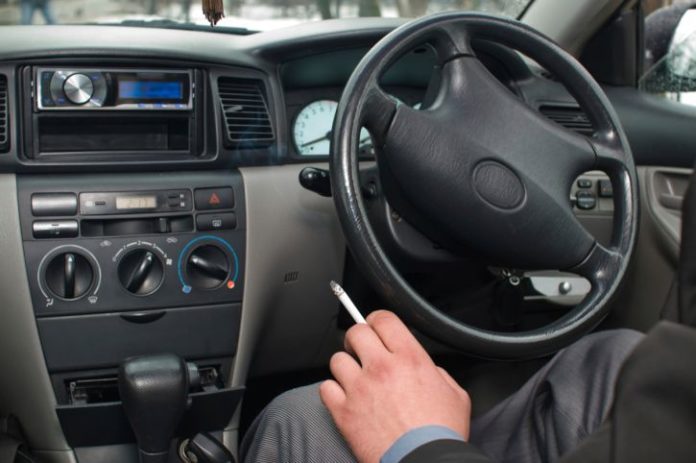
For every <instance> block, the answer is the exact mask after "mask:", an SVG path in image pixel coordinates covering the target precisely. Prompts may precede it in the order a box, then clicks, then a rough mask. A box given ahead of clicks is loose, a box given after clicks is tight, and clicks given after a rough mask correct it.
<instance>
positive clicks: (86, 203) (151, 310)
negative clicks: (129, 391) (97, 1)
mask: <svg viewBox="0 0 696 463" xmlns="http://www.w3.org/2000/svg"><path fill="white" fill-rule="evenodd" d="M399 24H401V21H400V20H390V19H370V18H364V19H361V20H341V21H326V22H321V23H313V24H306V25H302V26H299V27H295V28H289V29H286V30H279V31H273V32H267V33H259V34H253V35H249V36H222V35H220V34H211V33H205V32H195V31H173V30H161V29H159V30H155V29H147V28H125V27H124V28H118V29H117V28H114V27H112V26H108V27H99V26H51V27H41V26H36V27H34V26H32V27H2V28H0V193H1V194H2V200H3V201H4V203H5V204H4V207H3V208H2V211H0V235H1V236H3V242H2V245H1V247H0V254H2V255H3V256H4V265H6V268H5V269H3V270H1V271H0V277H1V278H0V293H2V294H7V295H8V296H7V300H6V301H5V304H6V305H7V306H8V307H13V308H15V309H16V310H7V311H6V312H5V313H4V314H3V318H4V319H3V323H0V343H1V344H0V347H2V348H0V368H2V369H3V371H4V372H5V374H6V376H7V377H12V378H13V381H12V382H11V384H1V385H0V387H2V388H3V389H1V390H0V409H3V410H4V409H11V410H13V412H14V413H15V414H17V415H20V417H21V418H22V419H23V424H24V426H26V427H27V433H28V435H30V436H31V440H32V442H31V443H32V447H33V448H36V449H40V450H41V449H43V450H45V452H47V454H51V455H53V457H52V460H53V461H66V462H67V461H72V460H70V457H68V456H65V458H63V456H64V455H63V454H65V455H67V454H68V453H70V452H72V451H73V449H75V452H76V454H77V455H78V457H79V458H78V459H79V461H81V462H89V461H99V459H98V458H96V457H94V454H92V453H90V452H93V451H94V450H93V449H94V448H101V446H112V447H109V448H110V449H118V448H120V447H118V446H119V445H126V444H128V443H130V442H132V436H131V435H129V434H128V432H127V431H124V426H125V427H127V424H124V421H123V417H122V416H121V415H118V406H117V405H118V404H117V403H116V402H114V395H113V394H114V384H115V375H116V371H117V367H118V364H119V362H120V361H121V360H122V359H123V358H126V357H129V356H134V355H141V354H146V353H152V352H161V351H166V352H175V353H177V354H179V355H180V356H182V357H184V358H186V359H187V360H191V361H194V362H196V363H197V364H198V366H199V368H201V369H202V371H206V372H207V378H208V380H209V381H208V383H206V385H207V389H206V390H205V391H200V392H199V394H200V395H199V396H197V397H200V398H199V399H197V400H198V402H195V403H200V404H203V403H204V402H205V404H207V405H200V407H204V406H207V407H209V408H210V407H213V408H215V407H217V408H219V409H221V410H223V409H225V410H226V409H227V408H229V407H232V408H231V410H232V411H231V412H230V413H229V414H228V415H224V414H223V415H220V416H218V417H217V419H216V420H213V421H212V422H210V423H206V424H205V426H203V428H201V429H204V430H223V429H224V430H225V434H224V435H225V439H226V442H233V441H234V439H236V434H235V433H236V429H237V425H236V424H235V421H234V420H231V415H232V412H234V409H235V407H236V404H237V403H238V400H239V392H240V391H241V390H243V388H244V385H245V382H246V380H247V378H248V377H249V376H250V375H257V376H261V375H264V374H269V373H277V372H282V371H293V370H296V369H302V368H310V367H315V366H321V365H324V364H325V363H326V361H327V359H328V357H329V356H330V354H331V353H332V352H333V351H334V349H335V348H336V339H339V336H338V334H339V333H340V331H341V327H340V326H338V325H337V322H336V320H337V318H338V305H337V303H336V301H335V300H334V299H333V298H332V296H331V294H330V292H329V291H328V288H327V287H326V282H327V281H328V280H329V279H331V278H334V279H337V280H340V279H341V277H342V275H343V273H344V271H345V265H346V257H345V256H346V249H345V244H344V242H343V237H342V233H341V230H340V226H339V224H338V221H337V219H336V215H335V210H334V208H333V204H332V202H331V201H330V200H329V199H327V198H324V197H321V196H319V195H316V194H315V193H314V192H312V191H308V190H306V189H304V188H303V187H302V186H301V185H300V183H299V182H298V175H299V173H300V171H301V170H302V168H303V167H305V166H307V165H311V166H315V167H320V168H324V169H326V168H327V167H328V165H327V163H328V160H329V154H330V138H331V131H332V126H333V119H334V116H335V112H336V105H337V102H338V101H339V100H340V98H341V94H342V92H343V86H344V85H345V83H346V82H347V80H348V78H349V76H350V74H351V72H352V70H353V69H354V68H355V66H356V65H357V63H358V62H359V60H360V59H361V58H362V56H364V54H365V53H366V52H367V50H368V49H369V47H370V46H371V45H373V44H374V43H376V41H378V40H379V39H380V38H381V37H383V36H384V35H385V34H386V33H388V32H389V31H390V30H392V29H393V28H394V27H396V26H398V25H399ZM475 48H476V51H477V54H478V56H479V57H480V59H481V60H482V61H483V62H484V64H485V65H486V67H487V68H488V70H489V71H490V72H491V74H492V75H493V76H494V77H495V78H496V79H497V80H498V81H499V82H500V83H501V84H502V85H504V86H505V87H507V88H508V90H509V91H510V92H512V93H513V94H515V95H516V96H517V97H518V98H520V99H522V100H523V101H525V102H526V103H527V104H528V105H529V106H530V107H532V108H534V109H536V110H539V111H541V112H542V113H543V114H545V115H546V116H547V117H549V118H550V119H552V120H554V121H556V122H557V123H560V124H563V125H565V126H566V127H567V128H569V129H571V130H576V131H578V132H581V133H585V134H588V133H591V132H592V127H591V125H590V123H589V122H588V121H587V119H586V117H585V116H584V114H583V113H582V111H581V110H580V108H578V107H577V104H576V103H575V101H574V100H573V98H572V97H571V96H570V95H569V94H568V93H567V92H566V91H565V90H564V88H563V86H562V85H560V84H559V83H557V82H555V81H554V80H553V79H550V78H549V77H548V76H545V75H543V73H542V72H540V71H539V70H537V69H535V68H534V67H532V66H530V65H528V63H526V62H525V61H524V60H523V59H522V58H521V57H520V56H519V55H517V54H516V53H514V52H512V51H510V50H508V49H506V48H503V47H500V46H498V45H494V44H490V43H479V44H476V47H475ZM436 67H437V62H436V58H435V56H434V53H433V52H432V50H431V49H430V47H429V46H428V45H427V44H422V45H419V46H417V47H415V48H414V49H413V50H411V51H409V52H408V53H407V54H405V55H404V56H402V57H401V58H400V59H399V60H398V61H396V62H395V63H394V64H393V65H392V66H391V67H390V69H389V71H388V72H386V73H385V74H384V76H382V79H381V84H382V86H383V88H384V89H385V90H386V91H387V92H388V93H389V94H391V95H392V96H393V97H394V98H397V99H399V100H400V101H401V102H403V103H404V104H407V105H409V106H412V107H414V108H416V109H419V110H427V106H428V90H429V88H430V86H431V85H432V83H431V77H432V74H433V71H434V69H436ZM359 155H360V156H361V158H362V159H364V160H365V163H366V165H368V164H370V163H373V161H374V160H375V152H374V148H373V147H372V143H371V138H370V134H369V133H368V132H367V131H366V130H363V131H362V132H361V133H360V153H359ZM582 180H583V181H582V182H578V184H577V185H576V186H574V187H573V191H571V192H569V194H570V195H571V200H572V201H574V202H575V204H576V210H577V212H578V214H579V215H581V216H583V217H585V219H586V220H587V224H588V227H590V228H592V231H593V232H594V233H595V234H596V236H598V238H599V239H600V240H606V239H608V237H609V234H610V232H611V216H612V212H613V211H612V203H611V199H610V193H607V192H606V191H604V190H603V189H602V188H601V186H602V185H604V186H605V187H606V185H605V184H604V183H602V182H603V178H602V177H601V175H599V176H598V175H596V174H591V175H587V176H585V177H583V179H582ZM408 233H410V234H412V233H413V232H412V231H408ZM553 291H555V290H553ZM553 291H552V292H553ZM551 296H554V295H553V294H551ZM556 296H558V295H557V294H556ZM309 320H311V321H312V322H311V323H309V322H308V321H309ZM2 352H4V353H2ZM15 353H19V355H21V356H22V358H23V359H25V361H26V362H28V363H31V364H33V365H35V366H36V367H35V368H31V369H26V368H22V367H21V366H18V365H17V363H16V362H15V361H14V358H13V356H14V355H15ZM27 395H29V396H31V400H30V401H27V399H26V396H27ZM114 403H116V405H114ZM194 411H195V410H194ZM119 420H121V421H119ZM114 423H118V424H117V425H115V424H114ZM199 424H200V423H199ZM230 445H231V444H230ZM113 446H116V447H113ZM231 446H233V445H231ZM90 449H92V450H90ZM104 451H105V450H104ZM109 451H111V450H109ZM113 451H114V452H119V451H120V450H113ZM100 455H101V456H103V454H100ZM117 455H120V454H118V453H116V454H111V461H127V460H122V459H120V457H118V456H117ZM102 461H103V460H102Z"/></svg>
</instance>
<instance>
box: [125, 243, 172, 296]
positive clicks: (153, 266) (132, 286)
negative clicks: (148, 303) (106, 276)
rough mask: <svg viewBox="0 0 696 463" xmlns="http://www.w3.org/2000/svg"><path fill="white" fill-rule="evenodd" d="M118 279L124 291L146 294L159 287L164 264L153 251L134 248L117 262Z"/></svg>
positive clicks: (138, 294) (162, 277)
mask: <svg viewBox="0 0 696 463" xmlns="http://www.w3.org/2000/svg"><path fill="white" fill-rule="evenodd" d="M118 279H119V280H120V281H121V285H123V287H124V288H125V289H126V291H128V292H130V293H132V294H135V295H137V296H147V295H149V294H152V293H154V292H155V291H157V289H158V288H159V287H160V284H161V283H162V280H163V279H164V266H163V265H162V261H161V260H160V258H159V257H157V256H156V255H155V253H154V252H152V251H148V250H147V249H135V250H133V251H131V252H129V253H128V254H126V255H125V256H123V259H121V262H119V264H118Z"/></svg>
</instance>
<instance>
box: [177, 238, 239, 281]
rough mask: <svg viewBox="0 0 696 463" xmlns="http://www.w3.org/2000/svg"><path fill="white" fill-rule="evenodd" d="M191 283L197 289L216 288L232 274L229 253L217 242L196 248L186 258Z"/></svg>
mask: <svg viewBox="0 0 696 463" xmlns="http://www.w3.org/2000/svg"><path fill="white" fill-rule="evenodd" d="M186 274H187V275H188V281H189V284H190V285H191V286H192V287H193V288H195V289H215V288H218V287H220V286H221V285H222V284H223V283H224V282H225V281H227V279H228V278H229V276H230V262H229V260H228V259H227V254H226V253H225V251H223V250H222V249H221V248H220V247H219V246H218V245H216V244H204V245H201V246H198V247H197V248H195V249H194V250H193V251H192V252H191V253H190V254H189V255H188V258H187V260H186Z"/></svg>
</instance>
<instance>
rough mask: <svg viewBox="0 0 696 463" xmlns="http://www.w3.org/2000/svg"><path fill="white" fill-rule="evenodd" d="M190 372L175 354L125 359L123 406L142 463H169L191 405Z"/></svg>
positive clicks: (121, 373)
mask: <svg viewBox="0 0 696 463" xmlns="http://www.w3.org/2000/svg"><path fill="white" fill-rule="evenodd" d="M188 388H189V374H188V370H187V366H186V363H185V362H184V361H183V360H182V359H181V358H179V357H177V356H176V355H173V354H160V355H148V356H143V357H135V358H131V359H128V360H126V361H124V362H123V363H122V364H121V367H120V368H119V372H118V389H119V392H120V394H121V401H122V402H123V409H124V411H125V413H126V416H127V417H128V421H129V422H130V424H131V428H133V433H134V434H135V438H136V440H137V441H138V451H139V454H140V463H166V462H167V460H168V456H169V446H170V444H171V440H172V438H173V437H174V432H175V431H176V428H177V427H178V425H179V421H181V417H182V415H183V414H184V411H185V410H186V406H187V397H188Z"/></svg>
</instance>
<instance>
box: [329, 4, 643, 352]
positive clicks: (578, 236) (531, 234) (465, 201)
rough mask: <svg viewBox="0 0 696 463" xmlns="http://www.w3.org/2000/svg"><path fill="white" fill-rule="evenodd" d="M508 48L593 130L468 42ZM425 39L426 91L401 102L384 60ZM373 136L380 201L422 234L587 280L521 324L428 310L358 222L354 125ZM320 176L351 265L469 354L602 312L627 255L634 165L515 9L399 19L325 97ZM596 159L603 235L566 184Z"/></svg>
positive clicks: (570, 333) (528, 343)
mask: <svg viewBox="0 0 696 463" xmlns="http://www.w3.org/2000/svg"><path fill="white" fill-rule="evenodd" d="M474 40H485V41H490V42H495V43H498V44H501V45H504V46H507V47H509V48H512V49H515V50H518V51H520V52H522V53H523V54H525V55H527V56H528V57H530V58H532V59H534V60H536V61H537V62H538V63H539V64H541V65H542V66H544V67H545V68H546V69H548V70H549V71H551V72H552V73H553V74H554V75H555V76H556V77H557V78H558V79H559V80H560V81H561V82H563V83H564V84H565V86H566V87H567V89H568V91H569V92H570V93H571V94H572V95H573V96H574V97H575V99H576V100H577V102H578V103H579V104H580V106H581V107H582V108H583V110H584V111H585V112H586V114H587V116H588V118H589V119H590V121H591V122H592V124H593V127H594V128H595V129H596V130H595V133H594V135H593V136H592V137H591V138H590V137H585V136H583V135H580V134H577V133H575V132H573V131H570V130H568V129H566V128H564V127H562V126H560V125H557V124H555V123H553V122H551V121H549V120H548V119H546V118H545V117H544V116H542V115H541V114H540V113H538V112H537V111H535V110H533V109H532V108H530V107H529V106H527V105H526V104H525V103H524V102H523V101H521V100H520V99H519V98H517V97H516V96H515V95H513V94H512V92H510V91H509V90H508V89H507V88H505V87H504V86H503V85H502V84H501V83H500V82H499V81H498V80H496V78H495V77H493V75H492V74H491V73H490V72H489V71H488V70H487V69H486V68H485V67H484V66H483V64H482V63H481V61H479V59H478V58H477V57H476V55H475V53H474V51H473V49H472V46H471V44H472V41H474ZM426 43H427V44H430V45H431V46H432V47H433V49H434V51H435V54H436V55H437V59H438V63H439V65H438V72H439V74H440V79H439V82H440V84H439V86H438V89H437V94H436V96H435V97H434V99H433V102H432V104H431V105H429V107H427V108H424V109H422V110H416V109H413V108H411V107H409V106H407V105H405V104H402V103H400V102H399V101H398V100H396V99H395V98H393V97H391V96H390V95H388V94H387V93H385V91H384V90H383V89H382V88H381V87H380V85H379V80H380V76H381V75H382V74H383V72H384V71H385V69H387V68H388V67H389V65H390V64H391V63H393V62H394V61H395V60H396V59H397V58H399V57H400V56H402V55H403V54H404V53H405V52H407V51H409V50H412V49H413V48H415V47H417V46H420V45H423V44H426ZM362 126H365V127H367V129H368V130H369V131H370V133H371V134H372V136H373V141H374V146H375V151H376V159H377V165H378V169H379V175H380V178H381V179H382V183H383V185H384V186H383V190H384V194H385V196H386V198H387V199H388V202H389V204H391V205H392V206H394V207H395V209H396V210H397V211H398V212H399V214H401V216H403V217H404V218H405V219H406V220H407V221H408V222H409V223H411V224H412V225H414V227H415V228H417V229H418V230H419V231H421V232H422V233H423V234H424V235H426V236H427V237H428V238H430V239H432V240H433V241H436V242H438V243H439V244H442V245H443V246H445V247H446V248H447V249H448V250H450V251H452V252H454V253H459V254H460V255H461V254H463V253H465V252H469V251H471V250H473V251H474V252H476V253H477V254H479V255H481V256H482V257H484V258H485V259H486V260H487V261H488V262H490V263H491V264H494V265H498V266H501V267H509V268H515V269H558V270H567V271H570V272H573V273H576V274H579V275H581V276H584V277H585V278H587V279H588V280H589V281H590V282H591V284H592V289H591V291H590V293H589V294H588V295H587V296H586V297H585V299H584V300H583V301H582V302H581V303H580V304H579V305H577V306H576V307H575V308H574V309H572V310H570V311H569V312H568V313H567V314H565V315H564V316H562V317H561V318H559V319H558V320H556V321H554V322H552V323H550V324H549V325H547V326H544V327H542V328H538V329H533V330H529V331H524V332H514V333H506V332H496V331H490V330H485V329H481V328H478V327H474V326H470V325H467V324H465V323H462V322H460V321H458V320H455V319H454V318H451V317H449V316H448V315H447V314H445V313H443V312H441V311H439V310H438V309H437V308H436V307H434V306H433V305H431V304H430V303H429V302H428V301H426V300H425V299H424V298H422V297H421V296H420V295H419V294H418V293H417V292H416V291H415V290H414V289H413V288H412V287H411V286H410V285H409V283H407V281H406V280H405V279H404V278H402V276H401V275H400V274H399V272H398V271H397V270H396V268H395V266H394V264H393V263H392V262H391V261H390V259H389V257H388V256H387V254H386V253H385V250H384V248H383V246H381V245H380V242H379V241H378V238H377V235H376V233H375V229H374V228H373V227H372V225H371V224H370V221H369V220H368V214H367V211H366V204H365V200H364V198H363V197H362V193H361V183H360V178H359V171H358V155H357V153H358V134H359V131H360V129H361V127H362ZM332 144H333V147H332V152H333V155H332V159H331V180H332V187H333V196H334V201H335V204H336V208H337V211H338V216H339V219H340V222H341V225H342V228H343V231H344V234H345V237H346V240H347V243H348V246H349V248H350V250H351V252H352V253H353V255H354V257H355V259H356V261H357V263H358V264H359V266H360V267H361V268H362V269H363V270H364V271H365V273H366V275H367V276H368V279H369V280H370V281H371V283H372V284H373V286H374V287H375V288H376V289H377V290H378V291H379V292H380V293H381V294H382V295H383V296H385V297H386V298H387V300H388V301H389V302H390V303H391V304H393V307H394V309H395V310H397V311H398V312H399V313H400V315H401V316H403V317H404V318H405V319H406V320H407V321H408V322H409V323H411V324H412V325H413V326H415V327H416V328H418V329H420V330H421V331H422V332H424V333H425V334H427V335H429V336H430V337H432V338H434V339H436V340H439V341H441V342H444V343H446V344H449V345H451V346H453V347H455V348H458V349H461V350H463V351H466V352H468V353H470V354H474V355H479V356H483V357H489V358H528V357H534V356H541V355H546V354H549V353H551V352H555V351H556V350H558V349H560V348H562V347H565V346H566V345H568V344H570V343H571V342H573V341H574V340H576V339H578V338H579V337H581V336H582V335H583V334H585V333H586V332H588V331H589V330H591V329H592V328H593V327H595V326H596V325H597V324H598V323H599V322H600V321H601V320H602V319H603V317H604V316H605V315H606V313H607V311H608V308H609V305H608V302H609V301H610V298H611V297H612V296H613V295H614V294H615V293H616V290H617V287H618V286H619V284H620V282H621V280H622V278H623V276H624V274H625V272H626V267H627V265H628V261H629V258H630V255H631V253H632V250H633V247H634V243H635V239H636V229H637V220H638V204H637V201H638V192H637V191H638V190H637V188H638V187H637V181H636V179H637V177H636V170H635V166H634V163H633V158H632V155H631V151H630V148H629V145H628V142H627V140H626V136H625V134H624V132H623V129H622V128H621V124H620V122H619V120H618V117H617V116H616V113H615V112H614V110H613V108H612V106H611V104H610V102H609V100H608V99H607V97H606V96H605V95H604V93H603V92H602V90H601V88H600V87H599V85H598V84H597V83H596V82H595V81H594V79H593V78H592V77H591V76H590V74H589V73H588V72H587V71H586V70H585V69H584V68H583V67H582V66H581V65H580V64H579V63H578V62H577V61H576V60H575V59H574V58H573V57H572V56H570V55H569V54H568V53H566V52H565V51H564V50H563V49H561V48H560V47H559V46H558V45H556V44H555V43H554V42H553V41H551V40H550V39H549V38H547V37H545V36H543V35H542V34H540V33H539V32H537V31H535V30H533V29H532V28H530V27H528V26H525V25H524V24H521V23H519V22H517V21H515V20H511V19H505V18H501V17H494V16H488V15H483V14H475V13H465V12H450V13H441V14H436V15H431V16H426V17H423V18H420V19H417V20H415V21H412V22H409V23H407V24H404V25H403V26H401V27H399V28H397V29H395V30H394V31H392V32H391V33H390V34H388V35H387V36H385V37H384V38H383V39H382V40H380V41H379V42H378V43H377V44H376V45H375V46H374V47H373V48H372V49H371V50H370V51H369V52H368V53H367V54H366V55H365V57H364V58H363V59H362V61H361V62H360V63H359V64H358V66H357V68H356V69H355V70H354V72H353V74H352V76H351V77H350V80H349V81H348V84H347V86H346V88H345V90H344V92H343V95H342V97H341V101H340V102H339V105H338V110H337V114H336V122H335V126H334V135H333V139H332ZM595 169H598V170H602V171H604V172H605V173H606V174H607V175H608V176H609V178H610V180H611V183H612V186H613V191H614V230H613V234H612V239H611V243H610V245H609V246H608V247H605V246H602V245H601V244H599V243H598V242H597V241H596V240H595V239H594V237H593V236H592V235H590V234H589V233H588V232H587V231H586V230H585V228H583V226H582V225H581V224H580V222H579V221H578V220H577V218H576V216H575V214H574V213H573V211H572V205H571V202H570V200H569V193H570V190H571V186H572V183H573V182H574V181H575V179H576V178H577V177H578V176H579V175H580V174H582V173H583V172H586V171H589V170H595Z"/></svg>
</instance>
